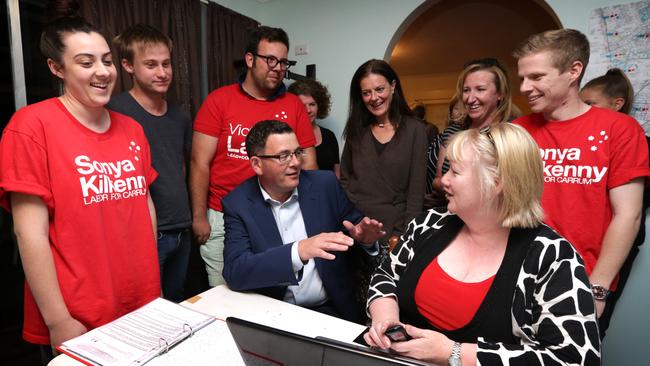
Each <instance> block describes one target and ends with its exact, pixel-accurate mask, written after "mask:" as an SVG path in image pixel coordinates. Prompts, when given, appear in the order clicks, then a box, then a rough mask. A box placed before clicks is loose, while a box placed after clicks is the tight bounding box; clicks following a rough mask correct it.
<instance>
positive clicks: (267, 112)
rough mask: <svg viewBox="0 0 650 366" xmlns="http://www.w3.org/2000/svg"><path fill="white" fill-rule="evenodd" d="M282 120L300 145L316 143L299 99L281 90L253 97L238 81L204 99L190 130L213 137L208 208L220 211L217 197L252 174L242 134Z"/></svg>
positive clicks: (228, 191)
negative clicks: (266, 96)
mask: <svg viewBox="0 0 650 366" xmlns="http://www.w3.org/2000/svg"><path fill="white" fill-rule="evenodd" d="M269 119H273V120H278V121H282V122H285V123H286V124H288V125H289V126H291V128H292V129H293V131H294V132H295V133H296V137H297V138H298V143H300V146H301V147H302V148H307V147H312V146H314V145H316V138H315V137H314V131H313V129H312V126H311V122H310V121H309V117H308V116H307V110H306V109H305V106H304V105H303V104H302V103H301V102H300V99H298V97H296V96H295V95H293V94H290V93H286V92H285V93H282V94H280V95H279V96H278V97H277V98H274V99H272V100H257V99H254V98H252V97H250V96H249V95H247V94H246V93H244V92H243V91H242V89H241V87H240V85H239V84H231V85H227V86H224V87H222V88H219V89H217V90H215V91H213V92H212V93H210V95H208V97H207V98H206V100H205V101H204V102H203V105H202V106H201V108H200V109H199V112H198V113H197V115H196V119H195V120H194V131H196V132H200V133H203V134H206V135H209V136H213V137H216V138H217V151H216V152H215V155H214V159H213V160H212V165H211V166H210V188H209V193H208V207H210V208H212V209H213V210H217V211H221V200H222V199H223V198H224V197H225V196H226V195H227V194H228V193H230V191H232V190H233V189H234V188H235V187H237V186H238V185H240V184H241V183H242V182H243V181H245V180H246V179H248V178H250V177H252V176H253V175H255V173H254V172H253V169H252V168H251V164H250V163H249V162H248V155H247V154H246V135H248V131H250V129H251V128H252V127H253V126H254V125H255V124H256V123H257V122H260V121H264V120H269Z"/></svg>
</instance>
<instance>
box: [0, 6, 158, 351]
mask: <svg viewBox="0 0 650 366" xmlns="http://www.w3.org/2000/svg"><path fill="white" fill-rule="evenodd" d="M67 5H70V4H67ZM61 9H66V11H68V12H69V11H70V10H72V11H74V10H75V8H74V7H72V8H70V7H68V8H66V7H62V8H61ZM41 51H42V52H43V54H44V56H45V57H46V58H47V64H48V67H49V69H50V71H51V72H52V74H53V75H54V76H56V77H57V78H58V79H59V80H60V81H61V82H62V85H63V90H64V93H63V95H61V96H60V97H59V98H52V99H48V100H45V101H42V102H39V103H35V104H32V105H30V106H27V107H25V108H22V109H20V110H19V111H17V112H16V113H15V114H14V116H13V117H12V119H11V121H10V122H9V124H8V125H7V127H6V128H5V130H4V132H3V136H2V141H0V202H1V203H2V205H3V206H4V207H5V208H7V209H10V210H11V211H12V215H13V219H14V230H15V232H16V237H17V240H18V248H19V251H20V255H21V259H22V263H23V268H24V271H25V277H26V288H25V326H24V329H23V336H24V338H25V339H26V340H28V341H29V342H32V343H37V344H44V345H47V344H49V345H51V346H53V347H55V346H58V345H60V344H61V343H62V342H64V341H66V340H68V339H71V338H73V337H75V336H78V335H80V334H82V333H84V332H86V331H87V330H89V329H92V328H94V327H97V326H100V325H102V324H104V323H107V322H109V321H111V320H113V319H115V318H117V317H119V316H121V315H123V314H124V313H127V312H129V311H132V310H134V309H135V308H137V307H140V306H142V305H144V304H146V303H147V302H149V301H151V300H153V299H154V298H156V297H158V296H159V295H160V278H159V272H158V263H157V256H156V246H155V235H154V228H155V227H156V225H155V223H153V221H155V213H154V209H153V204H152V201H151V198H150V197H149V192H148V186H149V184H151V182H152V181H153V180H154V179H155V177H156V172H155V170H154V169H153V168H152V166H151V160H150V156H149V145H148V143H147V140H146V138H145V136H144V133H143V131H142V128H141V127H139V125H138V124H137V123H136V122H135V121H133V120H132V119H130V118H128V117H126V116H123V115H121V114H117V113H114V112H109V111H108V110H107V109H106V108H104V106H105V105H106V104H107V103H108V101H109V99H110V97H111V91H112V90H113V86H114V84H115V79H116V69H115V65H114V64H113V59H112V55H111V51H110V48H109V46H108V44H107V42H106V40H105V39H104V37H103V36H102V35H101V34H100V33H99V32H98V31H97V30H96V29H95V28H93V27H92V26H91V25H90V24H88V23H87V22H86V21H85V20H83V19H82V18H79V17H75V16H64V17H60V18H58V19H55V20H53V21H52V22H50V23H48V24H47V25H46V26H45V28H44V31H43V34H42V37H41Z"/></svg>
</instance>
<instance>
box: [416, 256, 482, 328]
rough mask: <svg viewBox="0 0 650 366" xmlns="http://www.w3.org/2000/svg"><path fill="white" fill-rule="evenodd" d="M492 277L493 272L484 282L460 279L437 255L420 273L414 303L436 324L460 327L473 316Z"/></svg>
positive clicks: (445, 326) (443, 326) (441, 326)
mask: <svg viewBox="0 0 650 366" xmlns="http://www.w3.org/2000/svg"><path fill="white" fill-rule="evenodd" d="M493 280H494V276H492V277H490V278H488V279H486V280H483V281H481V282H462V281H458V280H457V279H455V278H453V277H451V276H450V275H448V274H447V272H445V271H444V270H443V269H442V267H440V265H439V264H438V258H437V257H436V258H434V260H433V261H432V262H431V263H429V265H428V266H427V268H426V269H425V270H424V272H423V273H422V276H420V280H419V281H418V284H417V286H416V288H415V303H416V304H417V307H418V311H419V312H420V314H422V315H423V316H424V317H425V318H427V320H429V322H430V323H431V324H433V326H435V327H437V328H439V329H444V330H454V329H458V328H461V327H463V326H465V325H466V324H467V323H469V322H470V321H471V320H472V318H474V314H476V311H477V310H478V308H479V306H481V303H482V302H483V299H484V298H485V295H486V294H487V292H488V290H489V289H490V286H492V281H493Z"/></svg>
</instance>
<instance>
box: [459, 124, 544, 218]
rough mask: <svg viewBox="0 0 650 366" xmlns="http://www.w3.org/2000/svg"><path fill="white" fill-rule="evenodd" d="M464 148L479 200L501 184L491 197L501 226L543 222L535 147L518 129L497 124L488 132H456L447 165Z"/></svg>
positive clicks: (540, 175)
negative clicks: (476, 180)
mask: <svg viewBox="0 0 650 366" xmlns="http://www.w3.org/2000/svg"><path fill="white" fill-rule="evenodd" d="M465 146H468V147H469V148H470V151H472V153H473V155H474V156H473V158H474V159H473V161H474V167H475V169H476V173H477V174H478V176H479V179H480V182H481V185H480V192H481V197H487V195H488V193H489V192H490V191H492V190H493V189H495V187H496V182H497V181H498V182H500V184H501V192H500V194H499V195H498V196H497V197H496V198H495V199H496V200H497V202H496V204H497V207H498V208H499V212H500V219H501V224H502V226H503V227H509V228H515V227H516V228H533V227H536V226H537V225H539V224H540V223H541V222H542V220H543V219H544V211H543V210H542V206H541V203H540V200H541V197H542V190H543V188H544V174H543V165H542V159H541V157H540V155H539V147H538V146H537V144H536V143H535V140H533V138H532V137H531V136H530V135H529V134H528V132H526V130H525V129H523V128H522V127H520V126H516V125H513V124H511V123H499V124H497V125H493V126H492V127H490V128H489V129H484V130H481V131H479V130H478V129H470V130H466V131H462V132H459V133H457V134H456V135H455V136H454V137H453V138H452V140H451V142H450V143H449V146H448V147H447V157H448V158H449V161H450V162H452V163H453V162H460V161H463V160H465V159H468V158H470V157H467V156H463V149H464V148H465Z"/></svg>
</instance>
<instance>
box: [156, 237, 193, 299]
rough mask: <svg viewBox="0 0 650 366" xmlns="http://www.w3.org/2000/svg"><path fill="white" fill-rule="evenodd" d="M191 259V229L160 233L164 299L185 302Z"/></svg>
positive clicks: (161, 279) (161, 280) (160, 261)
mask: <svg viewBox="0 0 650 366" xmlns="http://www.w3.org/2000/svg"><path fill="white" fill-rule="evenodd" d="M189 259H190V231H189V229H178V230H161V231H159V232H158V263H159V264H160V282H161V286H162V291H163V297H164V298H165V299H167V300H171V301H174V302H181V301H183V300H185V276H186V274H187V265H188V263H189Z"/></svg>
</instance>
